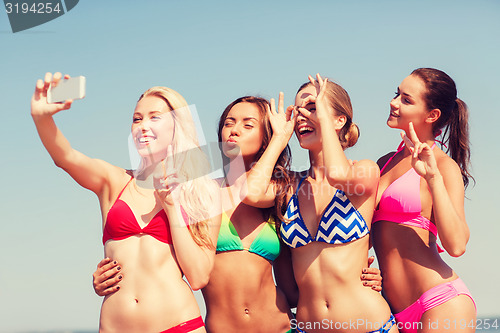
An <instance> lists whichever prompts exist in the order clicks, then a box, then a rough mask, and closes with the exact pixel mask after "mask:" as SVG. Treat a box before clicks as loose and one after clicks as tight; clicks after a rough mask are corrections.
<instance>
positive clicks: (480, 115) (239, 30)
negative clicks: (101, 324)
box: [0, 0, 500, 332]
mask: <svg viewBox="0 0 500 333" xmlns="http://www.w3.org/2000/svg"><path fill="white" fill-rule="evenodd" d="M499 18H500V2H499V1H496V0H490V1H486V0H478V1H462V0H445V1H435V0H432V1H430V0H429V1H428V0H424V1H413V0H412V1H383V0H381V1H349V2H348V1H316V2H311V3H309V4H307V3H306V2H304V1H300V2H299V1H276V2H274V1H273V2H270V1H252V2H246V3H243V2H236V1H232V2H229V1H226V2H219V1H189V0H188V1H130V0H129V1H118V0H111V1H99V2H98V1H80V3H79V4H78V5H77V6H76V7H75V8H74V9H73V10H71V11H70V12H69V13H67V14H65V15H64V16H62V17H59V18H57V19H56V20H54V21H51V22H49V23H46V24H44V25H41V26H39V27H36V28H33V29H30V30H27V31H25V32H20V33H16V34H13V33H12V32H11V30H10V26H9V23H8V19H7V15H6V13H5V12H4V11H2V12H0V41H1V44H0V45H1V50H2V51H1V56H0V59H1V61H0V73H1V74H0V75H1V78H2V79H1V80H0V97H1V98H0V110H1V112H2V119H3V121H4V122H3V124H4V127H5V129H4V130H3V131H2V132H1V133H0V139H1V144H0V149H1V150H0V152H1V155H0V156H2V157H1V160H0V161H1V170H2V176H3V177H2V185H1V192H0V193H1V200H0V212H1V216H2V217H1V222H0V265H1V266H0V267H1V268H0V299H1V300H2V302H0V332H23V331H28V330H49V329H97V327H98V316H99V308H100V303H101V299H100V298H99V297H97V296H96V295H95V294H94V292H93V289H92V285H91V274H92V272H93V271H94V269H95V266H96V264H97V263H98V261H99V260H100V259H101V258H102V256H103V250H102V242H101V221H100V213H99V208H98V201H97V199H96V198H95V196H94V195H93V194H92V193H91V192H89V191H87V190H84V189H82V188H80V187H79V186H78V185H77V184H76V183H75V182H74V181H73V180H72V179H71V178H70V177H69V176H68V175H66V174H65V173H64V172H63V171H62V170H59V169H58V168H56V167H55V166H54V164H53V162H52V161H51V159H50V158H49V156H48V154H47V152H46V151H45V150H44V148H43V146H42V144H41V143H40V140H39V138H38V136H37V134H36V130H35V126H34V125H33V122H32V120H31V117H30V115H29V112H30V110H29V101H30V97H31V94H32V92H33V88H34V85H35V81H36V79H37V78H41V77H43V75H44V73H45V72H47V71H53V72H54V71H61V72H63V73H68V74H70V75H72V76H77V75H85V76H86V77H87V97H86V98H85V99H84V100H82V101H77V102H75V103H74V106H73V108H72V109H71V110H69V111H65V112H62V113H60V114H58V115H57V116H56V122H57V124H58V125H59V127H60V128H61V130H62V131H63V133H64V134H65V135H66V136H67V138H68V139H69V141H70V142H71V143H72V145H73V146H74V147H75V148H76V149H78V150H80V151H82V152H83V153H85V154H87V155H89V156H92V157H95V158H101V159H104V160H106V161H108V162H110V163H113V164H115V165H118V166H122V167H125V168H127V167H129V166H130V162H129V154H128V147H127V137H128V134H129V131H130V124H131V115H132V110H133V108H134V106H135V102H136V100H137V98H138V97H139V95H140V94H141V93H142V92H143V91H144V90H146V89H147V88H149V87H151V86H154V85H165V86H168V87H171V88H173V89H175V90H177V91H179V92H180V93H181V94H182V95H183V96H184V97H185V98H186V99H187V101H188V103H190V104H195V105H196V107H197V110H198V112H199V115H200V118H201V122H202V124H203V130H204V132H205V134H206V137H207V141H215V140H216V124H217V119H218V117H219V115H220V113H221V112H222V110H223V109H224V107H225V106H226V105H227V104H229V102H231V101H232V100H234V99H235V98H237V97H240V96H242V95H247V94H258V95H262V96H264V97H268V98H270V97H276V96H277V94H278V92H279V91H283V92H284V93H285V99H286V103H287V104H291V103H292V102H293V96H294V93H295V91H296V89H297V88H298V87H299V85H300V84H301V83H303V82H304V81H305V80H306V78H307V75H308V74H314V73H316V72H320V73H321V74H323V75H326V76H328V77H330V78H332V79H334V80H336V81H337V82H338V83H340V84H341V85H343V86H344V88H346V90H347V91H348V92H349V93H350V95H351V99H352V101H353V105H354V110H355V111H354V112H355V116H354V119H355V121H356V122H357V123H358V124H359V126H360V128H361V137H360V140H359V142H358V144H357V145H356V147H354V148H352V149H350V150H349V151H348V155H349V156H350V157H351V158H353V159H362V158H370V159H377V158H378V157H379V156H381V155H383V154H385V153H386V152H388V151H390V150H392V149H394V148H395V147H396V146H397V144H398V143H399V134H398V132H397V131H394V130H391V129H389V128H388V127H387V126H386V125H385V120H386V119H387V115H388V112H389V101H390V99H391V98H392V96H393V93H394V91H395V89H396V87H397V86H398V84H399V83H400V82H401V80H402V79H403V78H404V77H405V76H406V75H408V74H409V73H410V72H411V71H412V70H413V69H414V68H417V67H436V68H439V69H442V70H444V71H446V72H447V73H448V74H450V76H452V77H453V78H454V79H455V81H456V83H457V86H458V89H459V97H460V98H462V99H463V100H464V101H466V102H467V103H468V105H469V107H470V112H471V121H470V124H471V142H472V162H473V173H474V175H475V177H476V181H477V185H476V186H475V187H471V188H470V189H469V190H468V191H467V196H468V198H469V199H468V200H467V201H466V214H467V219H468V223H469V226H470V229H471V238H470V242H469V244H468V249H467V252H466V253H465V255H463V256H462V257H460V258H458V259H454V258H451V257H449V256H447V255H444V259H445V260H446V261H447V262H448V263H449V264H450V265H451V266H452V267H453V268H454V269H455V270H456V271H457V272H458V274H459V275H460V276H461V277H462V279H463V280H464V281H465V282H466V283H467V285H468V286H469V289H470V290H471V292H472V294H473V295H474V297H475V298H476V301H477V304H478V312H479V315H480V316H493V315H500V307H499V306H498V304H499V299H498V298H499V297H500V287H499V285H498V283H497V281H498V276H500V268H499V266H498V264H495V263H494V262H496V261H497V257H498V254H499V252H500V251H499V250H500V242H499V241H498V235H499V234H500V227H499V222H500V219H499V217H498V215H494V214H495V211H496V210H495V208H494V207H495V206H496V205H498V202H499V199H500V195H499V194H498V193H499V192H498V191H499V188H500V181H499V178H498V176H497V173H496V171H497V170H498V164H499V163H500V156H499V155H500V154H499V151H500V150H499V148H498V146H497V143H496V141H497V140H496V139H495V136H496V135H495V133H498V132H497V131H498V124H499V123H500V112H499V110H498V108H499V106H498V105H499V102H498V98H497V97H498V96H499V93H498V88H499V84H498V78H500V65H499V62H498V61H499V59H500V39H499V34H500V19H499ZM292 148H293V156H294V165H295V167H296V168H301V167H306V166H307V156H306V154H305V153H304V152H303V151H301V150H300V148H299V147H298V146H297V145H295V144H294V145H293V147H292Z"/></svg>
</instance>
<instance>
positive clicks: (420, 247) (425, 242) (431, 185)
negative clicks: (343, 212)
mask: <svg viewBox="0 0 500 333" xmlns="http://www.w3.org/2000/svg"><path fill="white" fill-rule="evenodd" d="M387 125H388V126H389V127H391V128H397V129H400V130H402V132H401V136H402V138H403V142H401V144H400V147H399V149H398V150H397V152H396V153H389V154H387V155H385V156H384V157H382V158H380V160H379V162H378V164H379V166H380V168H381V178H380V183H379V188H378V195H377V209H376V211H375V214H374V217H373V223H374V226H373V234H372V240H373V245H374V248H375V251H376V253H377V258H378V261H379V265H380V268H381V270H382V272H383V277H384V282H383V292H384V296H385V298H386V299H387V301H388V302H389V304H390V306H391V309H392V311H393V312H394V313H395V316H396V319H397V321H398V328H399V329H400V331H401V332H445V331H447V332H448V331H450V332H458V331H459V332H474V331H475V329H474V325H475V318H476V309H475V303H474V301H473V299H472V297H471V295H470V293H469V291H468V289H467V287H466V286H465V284H464V283H463V281H462V280H461V279H460V278H459V277H458V275H457V274H456V273H455V272H454V271H453V270H452V269H451V268H450V267H449V266H448V265H447V264H446V263H445V262H444V261H443V260H442V259H441V257H440V255H439V253H440V252H443V250H442V249H441V248H440V246H439V245H437V243H436V241H437V235H439V239H440V241H441V244H442V246H443V248H444V250H445V251H446V252H448V254H450V255H451V256H453V257H458V256H461V255H462V254H463V253H464V252H465V247H466V244H467V242H468V240H469V228H468V226H467V222H466V220H465V212H464V191H465V188H466V187H467V185H468V184H469V180H470V179H472V177H471V175H470V172H469V158H470V148H469V131H468V111H467V106H466V104H465V103H464V102H463V101H462V100H460V99H459V98H457V89H456V86H455V82H454V81H453V80H452V79H451V78H450V77H449V76H448V75H447V74H446V73H444V72H442V71H440V70H437V69H434V68H419V69H416V70H414V71H413V72H412V73H411V74H410V75H409V76H408V77H406V78H405V79H404V80H403V82H402V83H401V84H400V85H399V87H398V89H397V92H396V96H395V97H394V98H393V99H392V101H391V103H390V115H389V118H388V120H387ZM443 130H444V132H443ZM442 133H444V134H443V135H442V136H443V138H444V142H443V143H441V145H442V146H445V147H446V146H447V147H448V149H447V152H448V153H449V154H450V156H451V157H450V156H448V155H447V154H446V153H445V152H443V151H442V150H441V149H440V148H438V147H437V146H436V142H437V140H436V137H437V136H439V135H441V134H442Z"/></svg>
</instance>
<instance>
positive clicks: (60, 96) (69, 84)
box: [47, 76, 85, 103]
mask: <svg viewBox="0 0 500 333" xmlns="http://www.w3.org/2000/svg"><path fill="white" fill-rule="evenodd" d="M84 97H85V76H76V77H71V78H69V79H62V80H61V81H59V84H58V85H57V86H56V87H55V88H52V87H50V88H49V90H47V102H49V103H58V102H64V101H65V100H67V99H82V98H84Z"/></svg>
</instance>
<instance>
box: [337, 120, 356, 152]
mask: <svg viewBox="0 0 500 333" xmlns="http://www.w3.org/2000/svg"><path fill="white" fill-rule="evenodd" d="M358 138H359V127H358V125H356V124H355V123H354V122H351V125H350V126H349V127H347V124H346V125H345V126H344V127H343V128H342V130H341V131H340V133H339V139H340V144H341V146H342V148H343V149H347V148H349V147H352V146H354V145H355V144H356V142H358Z"/></svg>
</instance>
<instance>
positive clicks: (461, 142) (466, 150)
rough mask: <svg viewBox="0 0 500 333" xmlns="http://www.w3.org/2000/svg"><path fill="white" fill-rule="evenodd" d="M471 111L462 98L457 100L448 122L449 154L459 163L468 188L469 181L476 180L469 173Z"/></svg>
mask: <svg viewBox="0 0 500 333" xmlns="http://www.w3.org/2000/svg"><path fill="white" fill-rule="evenodd" d="M468 120H469V111H468V108H467V104H465V102H464V101H462V100H461V99H460V98H457V99H456V100H455V106H454V108H453V110H452V112H451V117H450V121H449V122H448V128H447V132H449V133H448V134H449V135H448V140H447V141H448V145H449V147H448V149H447V151H446V152H447V153H449V154H450V156H451V158H453V159H454V160H455V162H457V164H458V166H459V167H460V171H461V173H462V179H463V181H464V185H465V187H466V188H467V186H468V185H469V180H470V179H474V178H473V177H472V175H471V174H470V171H469V164H470V143H469V122H468Z"/></svg>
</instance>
